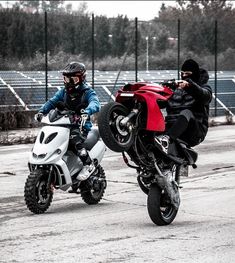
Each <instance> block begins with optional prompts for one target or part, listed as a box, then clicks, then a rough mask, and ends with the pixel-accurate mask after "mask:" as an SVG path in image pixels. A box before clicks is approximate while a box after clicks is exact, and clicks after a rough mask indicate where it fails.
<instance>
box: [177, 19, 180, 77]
mask: <svg viewBox="0 0 235 263" xmlns="http://www.w3.org/2000/svg"><path fill="white" fill-rule="evenodd" d="M177 46H178V58H177V63H178V65H177V67H178V80H179V79H180V19H178V45H177Z"/></svg>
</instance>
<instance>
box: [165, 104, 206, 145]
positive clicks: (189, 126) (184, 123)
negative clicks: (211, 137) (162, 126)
mask: <svg viewBox="0 0 235 263" xmlns="http://www.w3.org/2000/svg"><path fill="white" fill-rule="evenodd" d="M166 130H167V132H166V134H168V135H169V137H170V138H171V139H172V140H176V139H177V138H179V139H181V140H183V141H185V142H186V143H188V145H189V146H195V145H198V144H199V143H200V142H201V141H202V140H203V139H204V136H203V132H202V130H201V128H200V123H199V121H198V120H197V119H196V118H195V116H194V114H193V113H192V111H190V110H188V109H186V110H182V111H181V112H180V114H179V116H178V118H177V119H176V120H175V121H174V122H173V123H172V122H171V121H169V122H167V125H166Z"/></svg>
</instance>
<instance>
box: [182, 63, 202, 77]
mask: <svg viewBox="0 0 235 263" xmlns="http://www.w3.org/2000/svg"><path fill="white" fill-rule="evenodd" d="M184 72H185V73H186V72H191V74H190V75H189V76H186V77H184V76H183V74H184ZM181 78H182V79H185V78H186V79H187V78H190V79H192V80H193V81H195V82H198V81H199V78H200V71H199V65H198V63H197V62H196V61H195V60H193V59H187V60H185V62H184V63H183V65H182V67H181Z"/></svg>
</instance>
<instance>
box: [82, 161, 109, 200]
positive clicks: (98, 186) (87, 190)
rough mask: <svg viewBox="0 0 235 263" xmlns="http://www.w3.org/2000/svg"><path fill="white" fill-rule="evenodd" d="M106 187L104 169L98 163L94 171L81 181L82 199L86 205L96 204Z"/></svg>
mask: <svg viewBox="0 0 235 263" xmlns="http://www.w3.org/2000/svg"><path fill="white" fill-rule="evenodd" d="M106 187H107V181H106V178H105V173H104V169H103V168H102V167H101V166H100V165H99V166H97V168H96V170H95V171H94V173H93V174H92V175H91V176H90V177H89V178H88V179H87V180H86V181H83V182H82V184H81V186H80V189H81V196H82V199H83V201H84V202H85V203H87V204H88V205H95V204H98V203H99V202H100V200H101V199H102V197H103V195H104V192H105V189H106Z"/></svg>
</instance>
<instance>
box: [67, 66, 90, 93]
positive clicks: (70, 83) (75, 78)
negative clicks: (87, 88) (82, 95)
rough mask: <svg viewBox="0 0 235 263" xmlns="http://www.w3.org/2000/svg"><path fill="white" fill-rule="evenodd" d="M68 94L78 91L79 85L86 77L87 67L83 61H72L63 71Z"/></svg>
mask: <svg viewBox="0 0 235 263" xmlns="http://www.w3.org/2000/svg"><path fill="white" fill-rule="evenodd" d="M62 74H63V76H64V84H65V87H66V89H67V92H68V94H74V92H75V93H76V90H77V89H78V87H79V85H80V84H81V83H82V82H83V81H84V80H85V79H86V67H85V65H84V64H83V63H79V62H70V63H69V64H68V65H67V66H66V67H65V68H64V70H63V71H62Z"/></svg>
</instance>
